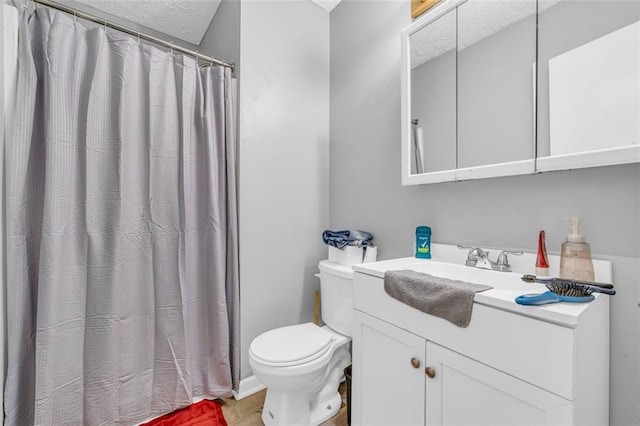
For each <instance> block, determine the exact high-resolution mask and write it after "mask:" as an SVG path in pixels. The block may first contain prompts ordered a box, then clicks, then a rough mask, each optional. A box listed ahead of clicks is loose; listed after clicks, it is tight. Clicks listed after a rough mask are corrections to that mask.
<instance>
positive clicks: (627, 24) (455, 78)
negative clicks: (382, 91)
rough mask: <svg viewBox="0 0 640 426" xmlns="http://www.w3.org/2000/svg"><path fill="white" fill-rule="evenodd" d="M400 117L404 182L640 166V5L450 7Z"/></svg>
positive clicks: (405, 69) (416, 35)
mask: <svg viewBox="0 0 640 426" xmlns="http://www.w3.org/2000/svg"><path fill="white" fill-rule="evenodd" d="M401 115H402V183H403V185H415V184H423V183H436V182H447V181H456V180H467V179H479V178H488V177H498V176H509V175H518V174H530V173H536V172H545V171H553V170H566V169H574V168H584V167H596V166H606V165H614V164H625V163H635V162H640V2H637V1H628V0H443V1H441V2H440V3H439V4H438V5H437V6H435V7H434V8H432V9H431V10H429V11H428V12H427V13H426V14H425V15H423V16H422V17H421V18H420V19H418V20H416V21H415V22H413V23H412V24H411V25H410V26H408V27H407V28H406V29H404V30H403V31H402V114H401Z"/></svg>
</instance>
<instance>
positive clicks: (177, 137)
mask: <svg viewBox="0 0 640 426" xmlns="http://www.w3.org/2000/svg"><path fill="white" fill-rule="evenodd" d="M19 36H20V43H19V60H18V85H17V103H16V118H15V122H16V128H15V133H14V136H15V137H14V140H13V142H12V143H11V144H10V147H9V148H10V149H9V151H8V153H7V167H8V180H9V183H8V185H9V186H8V213H7V214H8V243H7V246H8V247H7V250H8V251H9V256H10V260H11V262H10V265H9V279H8V295H9V296H8V297H9V306H8V343H9V351H8V373H7V383H6V387H5V412H6V416H7V417H6V421H7V424H10V425H20V426H22V425H28V424H32V423H33V424H39V425H66V424H68V425H103V424H127V425H128V424H134V423H136V422H139V421H141V420H144V419H146V418H149V417H152V416H156V415H159V414H163V413H166V412H169V411H172V410H174V409H176V408H178V407H181V406H184V405H188V404H189V403H190V402H191V401H192V399H194V398H197V397H200V396H206V397H215V396H223V395H230V394H231V389H232V386H233V385H234V384H236V383H237V380H238V326H239V324H238V280H237V275H238V274H237V224H236V193H235V166H234V164H235V146H234V134H233V131H234V123H233V105H232V97H231V93H230V91H231V75H230V71H229V70H228V69H227V68H218V67H216V68H211V67H203V68H199V67H198V64H197V63H196V62H195V61H194V60H193V59H191V58H186V57H184V56H177V55H176V56H174V55H172V54H170V53H167V52H162V51H160V50H158V49H156V48H153V47H150V46H147V45H143V44H140V43H139V42H137V40H136V39H135V38H131V37H128V36H125V35H122V34H119V33H115V32H108V33H107V32H105V30H104V29H103V28H94V29H87V28H85V27H83V26H82V24H81V23H79V22H75V20H74V19H73V17H69V16H67V15H64V14H62V13H60V12H55V11H52V10H50V9H46V8H44V9H38V10H37V11H36V12H33V13H31V14H29V16H27V14H26V13H25V16H24V18H23V21H22V23H21V26H20V34H19Z"/></svg>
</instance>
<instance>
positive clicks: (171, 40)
mask: <svg viewBox="0 0 640 426" xmlns="http://www.w3.org/2000/svg"><path fill="white" fill-rule="evenodd" d="M171 54H172V55H173V40H171Z"/></svg>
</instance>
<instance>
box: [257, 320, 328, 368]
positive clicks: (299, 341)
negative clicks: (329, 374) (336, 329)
mask: <svg viewBox="0 0 640 426" xmlns="http://www.w3.org/2000/svg"><path fill="white" fill-rule="evenodd" d="M333 340H334V336H333V335H332V334H330V333H327V332H326V331H324V330H323V329H322V328H320V327H318V326H317V325H315V324H313V323H310V322H309V323H305V324H298V325H291V326H287V327H280V328H276V329H274V330H270V331H267V332H265V333H263V334H261V335H260V336H258V337H256V338H255V339H254V340H253V342H252V343H251V348H250V350H251V351H252V352H253V354H254V355H255V356H256V357H258V358H260V359H262V360H263V361H267V362H270V363H295V362H296V361H301V360H311V359H312V358H314V355H317V354H322V353H324V351H323V350H324V349H326V348H327V347H328V346H329V345H330V344H331V342H332V341H333Z"/></svg>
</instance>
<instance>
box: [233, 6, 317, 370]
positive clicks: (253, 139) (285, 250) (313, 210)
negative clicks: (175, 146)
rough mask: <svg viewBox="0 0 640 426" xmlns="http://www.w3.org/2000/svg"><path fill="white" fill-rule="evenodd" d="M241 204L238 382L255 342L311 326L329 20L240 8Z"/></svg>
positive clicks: (298, 11)
mask: <svg viewBox="0 0 640 426" xmlns="http://www.w3.org/2000/svg"><path fill="white" fill-rule="evenodd" d="M240 4H241V8H240V17H241V19H240V63H241V64H242V72H241V73H242V77H241V78H242V81H241V84H240V99H239V108H240V113H239V117H238V118H239V137H238V161H239V165H238V203H239V228H240V229H239V242H240V306H241V313H240V315H241V318H240V338H241V346H240V351H241V366H240V374H241V377H242V378H246V377H248V376H251V375H252V371H251V368H250V366H249V360H248V351H249V346H250V344H251V341H252V340H253V339H254V338H255V337H256V336H258V335H259V334H261V333H263V332H265V331H267V330H270V329H273V328H276V327H281V326H284V325H292V324H299V323H302V322H308V321H312V320H313V302H314V291H315V290H316V289H318V288H319V285H320V283H319V280H318V279H317V278H316V277H314V274H315V273H316V272H317V271H318V262H319V261H320V260H321V259H323V258H325V257H326V254H327V249H326V247H325V246H324V245H323V244H322V239H321V235H322V231H323V230H324V229H326V226H327V224H328V216H329V193H328V191H327V188H328V186H329V13H327V12H326V11H325V10H323V9H321V8H319V7H317V6H315V5H314V4H312V3H311V2H309V1H272V0H267V1H243V2H241V3H240Z"/></svg>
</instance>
